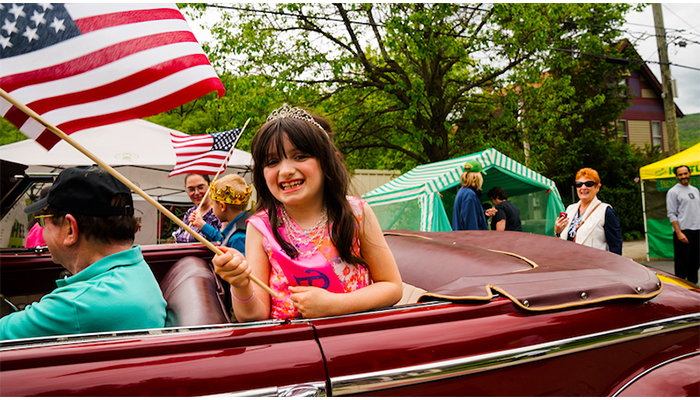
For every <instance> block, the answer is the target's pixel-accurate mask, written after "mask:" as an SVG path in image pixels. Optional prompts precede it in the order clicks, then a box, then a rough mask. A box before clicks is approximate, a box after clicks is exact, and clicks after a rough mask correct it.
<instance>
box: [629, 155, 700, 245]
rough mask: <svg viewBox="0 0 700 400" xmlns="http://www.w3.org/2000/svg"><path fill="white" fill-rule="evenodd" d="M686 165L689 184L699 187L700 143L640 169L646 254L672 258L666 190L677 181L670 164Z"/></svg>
mask: <svg viewBox="0 0 700 400" xmlns="http://www.w3.org/2000/svg"><path fill="white" fill-rule="evenodd" d="M679 165H687V166H688V167H689V168H690V175H691V178H690V184H691V185H693V186H696V187H699V188H700V143H698V144H696V145H695V146H693V147H691V148H689V149H687V150H685V151H682V152H680V153H678V154H674V155H672V156H671V157H668V158H665V159H663V160H661V161H657V162H655V163H653V164H649V165H645V166H643V167H642V168H640V169H639V177H640V178H641V182H640V183H641V187H642V207H643V211H644V227H645V230H646V239H647V258H673V228H672V227H671V223H670V222H669V220H668V218H667V217H666V192H668V190H669V189H671V188H672V187H673V186H674V185H675V184H676V182H677V181H676V175H675V174H674V173H673V168H675V167H677V166H679Z"/></svg>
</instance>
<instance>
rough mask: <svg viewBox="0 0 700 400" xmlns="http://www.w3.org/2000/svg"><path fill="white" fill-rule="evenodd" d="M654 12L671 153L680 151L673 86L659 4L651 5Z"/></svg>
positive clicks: (662, 94) (662, 95)
mask: <svg viewBox="0 0 700 400" xmlns="http://www.w3.org/2000/svg"><path fill="white" fill-rule="evenodd" d="M651 8H652V11H653V12H654V25H656V46H657V47H658V50H659V64H660V65H661V87H662V89H663V91H662V93H661V97H662V98H663V101H664V114H665V115H666V133H667V134H668V147H669V153H670V154H671V155H673V154H676V153H678V152H679V151H680V147H681V146H680V141H679V140H678V126H677V125H676V103H675V101H674V100H673V87H672V86H671V85H672V83H671V66H670V63H669V62H668V49H667V47H666V29H665V28H664V16H663V14H662V13H661V4H660V3H653V4H652V5H651Z"/></svg>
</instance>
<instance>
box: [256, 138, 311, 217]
mask: <svg viewBox="0 0 700 400" xmlns="http://www.w3.org/2000/svg"><path fill="white" fill-rule="evenodd" d="M263 174H264V176H265V183H266V184H267V187H268V189H269V190H270V193H271V194H272V195H273V196H274V197H275V198H276V199H277V200H278V201H279V202H280V203H282V204H284V205H285V207H287V208H289V207H292V208H293V207H296V206H303V207H305V208H306V209H309V208H310V209H315V208H316V207H318V209H321V208H322V206H323V179H324V175H323V173H322V171H321V163H320V162H319V160H318V158H316V157H312V156H311V155H309V154H307V153H304V152H302V151H301V150H299V149H297V148H296V147H295V146H294V145H293V144H292V143H291V142H290V141H289V139H288V138H287V137H285V138H284V154H281V155H279V156H278V155H277V153H276V152H270V154H269V155H268V159H267V162H266V165H265V167H264V169H263Z"/></svg>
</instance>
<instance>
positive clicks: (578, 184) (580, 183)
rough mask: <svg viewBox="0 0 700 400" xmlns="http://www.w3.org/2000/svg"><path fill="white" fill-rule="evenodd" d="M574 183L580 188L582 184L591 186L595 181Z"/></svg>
mask: <svg viewBox="0 0 700 400" xmlns="http://www.w3.org/2000/svg"><path fill="white" fill-rule="evenodd" d="M575 185H576V187H577V188H580V187H581V186H583V185H586V187H593V186H595V182H593V181H586V182H576V183H575Z"/></svg>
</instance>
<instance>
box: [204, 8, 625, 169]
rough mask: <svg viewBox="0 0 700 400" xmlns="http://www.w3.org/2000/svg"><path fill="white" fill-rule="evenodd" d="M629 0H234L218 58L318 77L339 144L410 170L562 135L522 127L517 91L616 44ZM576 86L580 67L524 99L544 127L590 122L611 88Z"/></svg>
mask: <svg viewBox="0 0 700 400" xmlns="http://www.w3.org/2000/svg"><path fill="white" fill-rule="evenodd" d="M629 8H630V6H629V5H626V4H578V3H574V4H560V3H548V4H506V3H497V4H491V5H485V4H477V5H467V4H447V3H439V4H426V3H411V4H393V3H376V4H356V3H353V4H289V3H285V4H277V5H272V4H248V5H245V6H240V7H239V6H231V7H227V10H226V12H224V13H223V14H222V18H221V20H220V21H218V22H217V23H216V24H214V26H213V28H212V33H213V34H214V35H215V37H216V38H217V41H216V42H215V43H214V44H212V45H210V46H209V47H208V48H209V50H210V56H211V59H212V60H213V61H214V62H215V63H216V64H217V66H218V67H219V68H222V69H226V70H228V71H232V72H234V73H235V74H237V75H248V76H251V75H258V76H265V77H268V78H269V79H271V80H272V82H274V83H275V84H280V83H283V84H284V85H292V84H295V85H299V86H297V87H313V88H315V90H316V91H317V92H318V96H317V97H316V98H314V99H312V100H311V101H310V102H309V103H308V104H307V105H309V106H311V107H315V108H321V109H323V110H324V111H325V112H326V114H327V115H329V117H330V118H331V119H332V120H333V122H334V123H335V125H336V129H337V130H338V132H339V133H340V134H339V136H338V139H337V140H336V143H337V144H338V147H339V148H340V149H341V151H343V152H344V153H345V154H346V156H348V158H349V159H350V160H353V159H354V160H356V161H357V162H358V163H360V164H362V166H365V167H389V168H392V169H393V168H396V167H399V168H400V169H402V170H406V169H409V168H411V167H413V166H415V165H417V164H422V163H427V162H435V161H440V160H444V159H448V158H451V157H455V156H459V155H464V154H468V153H471V152H473V151H477V150H482V149H484V148H485V147H491V146H494V145H498V147H499V150H502V151H503V150H505V151H504V152H505V153H506V154H509V153H511V152H512V154H509V155H518V154H517V153H519V154H524V153H523V142H524V141H525V140H524V139H531V140H532V142H533V143H535V142H537V140H535V139H541V140H540V141H539V142H541V143H544V142H546V141H550V142H559V141H562V140H563V139H562V138H558V137H556V134H555V133H554V131H551V132H552V133H550V134H549V135H548V136H547V137H543V138H540V137H539V136H537V134H538V132H535V131H532V130H530V131H528V132H527V133H525V131H524V130H523V129H522V127H523V126H527V124H526V123H525V124H524V123H523V121H522V119H521V118H519V116H520V115H521V114H522V109H523V107H522V101H523V99H522V98H519V96H517V95H514V94H513V88H515V87H520V88H523V87H528V85H536V84H539V83H540V82H541V80H542V78H543V73H544V72H545V71H546V70H552V69H557V68H559V69H560V70H561V71H562V72H570V71H573V70H574V69H575V66H576V65H578V66H579V67H581V61H582V60H583V59H584V58H585V57H579V55H580V54H587V53H591V54H605V55H617V53H616V51H615V48H614V47H613V46H612V44H613V43H614V42H615V41H616V40H617V39H618V38H619V35H620V33H619V31H617V30H616V29H615V28H617V27H618V26H620V25H621V22H622V17H623V14H624V12H625V11H627V10H628V9H629ZM598 64H606V63H602V62H598ZM601 70H605V67H604V66H601V67H600V68H597V69H596V71H595V73H598V72H600V71H601ZM579 72H585V70H583V69H580V70H579ZM588 75H589V74H587V76H588ZM591 75H592V73H591ZM552 80H555V79H552ZM613 82H614V81H613ZM598 83H599V82H598ZM572 85H573V84H572V82H571V80H570V77H569V76H557V77H556V82H553V83H551V84H548V86H547V87H544V85H543V86H542V87H541V88H540V89H541V90H542V91H545V92H546V95H547V97H546V98H542V97H539V101H538V102H537V103H531V104H527V106H528V107H529V109H530V110H531V111H532V112H533V114H537V113H538V112H539V110H538V109H537V107H543V108H545V109H546V110H545V111H546V113H545V115H546V116H547V117H548V118H547V119H546V122H547V123H548V125H545V126H543V127H542V128H541V129H539V132H545V130H546V128H548V127H549V125H552V124H555V125H559V126H561V125H566V124H569V125H571V124H572V123H573V122H574V121H576V120H578V121H581V120H582V118H583V116H582V115H583V113H584V112H585V111H590V110H592V109H593V108H595V107H596V106H598V107H600V106H601V105H602V104H604V103H605V101H606V97H604V95H600V96H598V97H595V96H594V97H590V96H587V94H586V93H581V92H577V91H576V90H575V88H574V87H573V86H572ZM538 96H540V95H539V94H533V97H532V98H531V99H534V98H537V97H538ZM543 117H544V115H543V116H538V117H537V119H539V120H540V121H541V120H543ZM569 120H570V121H569ZM518 127H520V129H517V128H518ZM526 136H527V137H526ZM545 139H546V140H545ZM539 142H537V143H539ZM536 146H539V145H536ZM374 155H377V157H374ZM517 158H523V157H522V156H520V157H517ZM533 162H534V165H535V166H541V163H539V160H537V159H533ZM372 164H374V165H372Z"/></svg>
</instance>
